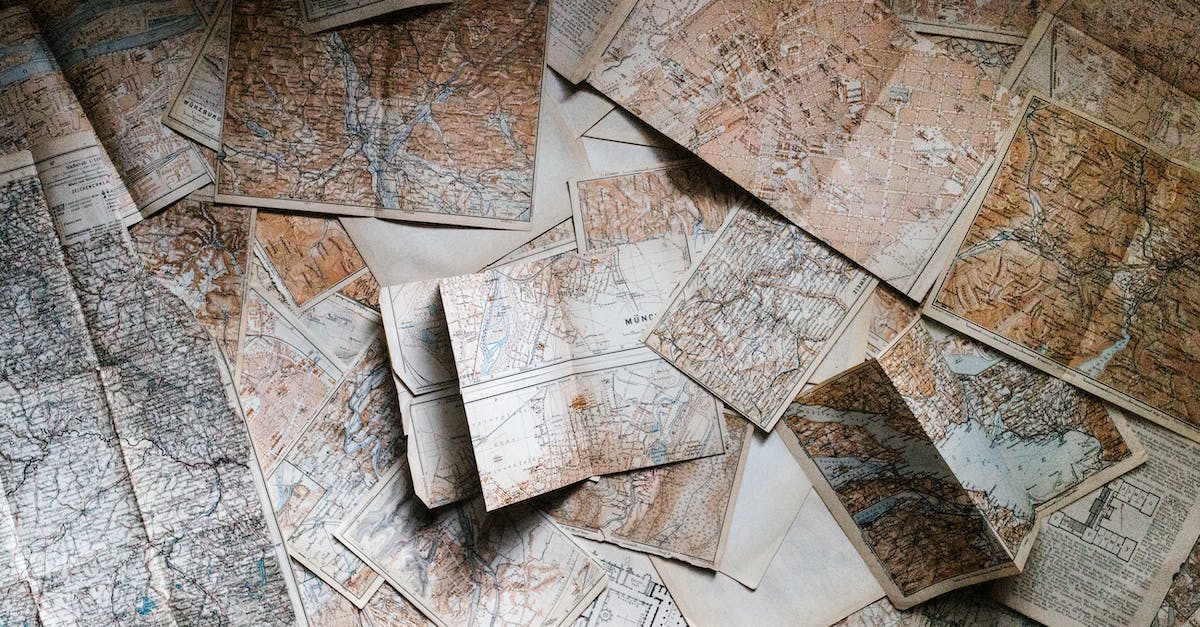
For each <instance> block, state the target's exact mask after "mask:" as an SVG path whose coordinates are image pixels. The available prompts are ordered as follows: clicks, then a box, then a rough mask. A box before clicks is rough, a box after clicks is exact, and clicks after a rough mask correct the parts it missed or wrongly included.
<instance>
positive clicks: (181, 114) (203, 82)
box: [163, 0, 233, 150]
mask: <svg viewBox="0 0 1200 627" xmlns="http://www.w3.org/2000/svg"><path fill="white" fill-rule="evenodd" d="M232 16H233V0H221V2H219V3H218V5H217V9H216V13H215V14H214V15H213V19H212V21H211V22H209V24H208V26H207V27H206V28H205V30H204V38H203V39H201V40H200V45H199V46H198V47H197V49H196V50H195V53H194V56H193V57H192V61H191V64H190V65H189V66H188V69H187V72H186V73H185V74H184V76H183V79H182V80H181V81H180V82H179V88H178V90H177V91H176V92H175V95H174V96H172V97H171V101H170V103H168V104H167V110H166V112H164V113H163V124H165V125H166V126H167V127H168V128H170V129H172V130H174V131H175V132H177V133H179V134H180V135H183V136H184V137H186V138H188V139H190V140H192V141H194V142H196V143H198V144H200V145H201V146H205V147H207V148H210V149H212V150H220V149H221V120H223V119H224V118H225V73H226V72H227V71H228V69H229V23H230V20H231V19H232Z"/></svg>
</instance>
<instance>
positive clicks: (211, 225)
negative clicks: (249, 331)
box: [129, 199, 253, 372]
mask: <svg viewBox="0 0 1200 627" xmlns="http://www.w3.org/2000/svg"><path fill="white" fill-rule="evenodd" d="M252 220H253V211H252V210H250V209H245V208H242V207H221V206H217V207H214V206H212V205H211V204H210V203H206V202H199V201H194V200H191V199H185V200H181V201H179V202H177V203H175V204H173V205H171V206H170V207H169V208H167V210H166V211H163V212H161V213H159V214H157V215H154V216H152V217H150V218H149V219H146V220H144V221H142V222H140V223H138V224H136V225H134V226H133V227H132V228H130V229H129V233H130V236H131V237H132V239H133V247H134V248H135V249H136V250H137V252H138V254H139V255H140V256H141V259H142V265H143V266H145V267H146V268H147V269H148V270H150V272H152V273H153V274H154V276H155V278H157V279H158V280H159V282H161V283H163V284H164V285H166V286H167V289H168V290H170V291H171V293H173V294H175V296H177V297H179V299H180V300H182V301H183V302H184V304H186V305H187V306H188V309H191V310H192V313H193V314H195V316H196V319H197V320H198V321H199V322H200V324H201V325H203V326H204V328H205V329H206V330H207V331H208V332H209V333H211V334H212V336H213V337H214V338H216V340H217V341H218V342H219V343H220V344H221V350H223V351H224V352H225V356H226V358H227V359H229V362H230V363H231V364H233V365H234V366H235V367H234V372H237V371H238V368H237V362H238V359H239V356H240V351H239V349H240V343H241V335H242V299H243V297H244V295H245V292H246V283H247V281H248V280H249V274H250V272H249V270H250V228H251V221H252Z"/></svg>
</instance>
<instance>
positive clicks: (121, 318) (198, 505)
mask: <svg viewBox="0 0 1200 627" xmlns="http://www.w3.org/2000/svg"><path fill="white" fill-rule="evenodd" d="M37 167H38V168H43V169H45V171H46V175H45V176H40V177H39V176H38V173H37V171H36V170H35V163H34V160H33V157H32V155H30V154H29V153H27V152H25V153H17V154H14V155H10V156H6V157H2V158H0V172H2V174H0V210H2V211H3V214H4V215H3V223H4V224H5V225H6V234H7V235H6V237H5V238H3V241H2V242H0V259H2V260H3V262H4V263H3V267H4V268H5V269H6V270H5V272H4V273H3V274H0V283H2V284H3V285H0V289H3V291H4V292H5V293H6V294H11V295H13V298H14V299H15V300H13V302H12V304H13V305H14V306H15V310H14V311H13V314H14V315H10V316H6V317H5V320H6V324H7V325H8V327H9V328H7V329H6V330H5V331H4V337H5V338H7V341H6V345H5V350H4V351H3V358H2V359H0V376H2V380H0V414H3V416H4V419H3V421H2V422H3V424H4V425H6V428H7V430H8V433H7V435H6V437H4V438H3V441H2V442H0V449H2V450H0V485H2V486H3V497H4V498H3V499H0V500H2V501H4V507H0V517H2V518H6V519H7V524H5V523H0V533H5V534H6V535H9V536H10V537H11V540H10V541H7V542H5V543H4V544H5V547H4V548H5V549H7V550H8V552H10V555H4V556H0V564H4V563H5V562H6V561H7V562H8V563H9V564H11V565H12V566H13V567H16V568H18V569H19V570H18V571H17V573H18V577H17V579H20V580H23V582H21V581H16V582H14V581H13V570H12V568H9V569H7V571H6V572H0V580H4V579H6V580H4V581H3V583H4V584H5V585H6V586H7V587H8V589H9V590H15V591H16V594H15V595H13V596H11V597H10V596H9V595H8V594H6V595H5V596H6V600H10V601H15V602H16V603H17V604H19V605H22V607H21V608H16V609H18V610H20V609H23V610H24V612H23V613H21V614H19V615H18V616H17V617H15V618H19V619H22V620H23V621H26V622H29V623H41V624H48V625H54V624H88V625H110V624H111V625H117V624H129V623H132V622H134V621H142V622H158V623H167V622H177V623H215V622H238V623H242V622H245V623H254V624H263V625H274V624H280V625H283V624H292V623H293V621H296V620H303V619H302V615H298V614H297V611H298V610H297V609H295V606H294V601H295V600H297V599H295V598H294V596H293V595H294V588H295V584H294V582H293V581H291V571H290V570H289V569H288V568H287V565H286V562H285V559H286V558H285V557H284V554H283V551H282V544H281V541H280V538H279V530H278V529H277V528H276V527H275V524H274V518H272V517H271V516H270V515H269V514H268V511H269V510H267V509H266V501H265V500H264V497H265V486H264V484H263V482H262V477H261V475H259V474H257V463H256V460H255V458H254V454H253V450H252V449H251V448H250V445H249V442H248V440H247V438H246V431H245V422H244V421H243V419H242V417H241V413H240V411H239V410H238V407H237V404H236V400H235V397H234V396H233V394H232V386H231V381H230V377H229V372H228V369H227V366H226V365H225V363H224V361H223V360H221V358H220V352H219V350H218V349H217V347H216V345H215V343H214V342H213V340H212V339H211V337H210V336H209V335H208V334H207V333H206V332H205V331H204V330H203V328H202V327H201V326H200V325H199V323H198V322H197V321H196V320H195V318H194V317H193V316H192V314H191V312H190V311H189V310H188V309H187V308H186V307H185V306H184V305H183V303H182V302H180V301H179V300H178V299H176V298H175V297H174V296H173V295H171V294H170V293H169V292H168V291H167V290H166V289H165V288H164V287H162V286H160V285H159V284H158V283H157V282H156V281H155V279H154V278H153V277H152V276H151V275H150V274H149V273H147V272H145V271H144V270H142V269H141V268H140V267H139V266H138V265H137V262H136V258H135V253H134V252H133V249H132V246H131V243H130V241H129V239H128V235H127V234H126V231H125V229H124V227H123V226H122V224H121V222H120V221H119V218H118V216H117V215H116V214H114V213H112V212H110V211H109V206H108V204H107V203H108V202H109V201H108V199H106V198H105V197H104V195H105V193H106V191H107V190H106V189H105V186H104V185H96V186H92V185H89V184H88V183H89V177H92V176H94V175H95V174H96V171H95V170H92V171H88V170H86V169H83V170H76V171H73V172H70V173H64V172H61V171H56V170H57V168H58V167H59V164H56V163H55V162H54V158H53V157H51V158H50V159H49V160H46V161H39V162H38V163H37ZM39 178H41V179H42V181H39ZM92 180H99V181H103V180H104V179H103V178H100V179H92ZM50 207H53V209H50ZM180 381H185V382H186V385H181V384H180V383H179V382H180ZM5 514H6V516H5ZM4 558H8V559H7V560H5V559H4ZM5 575H7V577H5ZM22 583H24V584H25V585H22ZM9 590H6V592H8V591H9ZM214 596H215V597H220V598H221V599H222V601H223V602H222V603H221V604H219V605H218V604H213V603H211V602H210V599H211V598H213V597H214ZM23 601H27V602H24V603H23Z"/></svg>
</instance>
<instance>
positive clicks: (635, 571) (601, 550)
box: [573, 538, 687, 627]
mask: <svg viewBox="0 0 1200 627" xmlns="http://www.w3.org/2000/svg"><path fill="white" fill-rule="evenodd" d="M576 540H578V541H579V544H581V545H582V546H583V548H585V549H587V550H588V551H589V552H590V553H591V554H592V555H594V556H595V557H596V559H598V560H600V563H601V564H603V565H604V570H606V571H607V572H608V587H607V588H605V590H604V592H601V593H600V596H598V597H596V600H595V601H594V602H593V603H592V604H591V605H590V606H589V607H588V608H587V609H586V610H584V612H583V615H581V616H580V617H579V618H577V619H576V620H575V624H574V626H573V627H687V621H685V620H684V619H683V614H680V613H679V608H678V607H676V606H675V600H674V599H672V598H671V592H670V591H669V590H667V586H666V585H665V584H664V583H663V582H662V579H661V578H659V576H658V573H657V572H655V571H654V565H653V564H651V563H650V558H649V557H647V556H646V555H643V554H641V553H638V552H637V551H631V550H629V549H624V548H621V547H619V546H616V545H613V544H606V543H603V542H595V541H593V540H587V539H584V538H576Z"/></svg>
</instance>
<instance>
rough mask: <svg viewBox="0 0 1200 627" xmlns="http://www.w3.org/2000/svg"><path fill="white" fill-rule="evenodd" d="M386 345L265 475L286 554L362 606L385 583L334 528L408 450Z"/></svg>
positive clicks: (352, 374) (366, 358)
mask: <svg viewBox="0 0 1200 627" xmlns="http://www.w3.org/2000/svg"><path fill="white" fill-rule="evenodd" d="M385 350H386V349H385V347H384V344H383V342H382V341H379V342H376V343H375V344H373V345H372V346H371V347H370V348H369V349H368V350H367V352H366V353H364V354H363V355H362V357H361V358H360V359H359V361H358V362H357V363H356V364H354V365H353V366H351V367H350V369H348V370H347V371H346V373H345V374H344V375H343V376H342V379H341V381H339V382H338V384H337V387H336V388H335V389H334V391H333V393H332V394H331V395H330V396H329V397H328V398H327V400H326V401H325V404H324V405H323V406H322V407H321V408H320V409H319V410H317V412H316V413H315V414H314V415H313V416H312V418H311V420H310V421H309V422H308V424H307V425H306V426H305V427H304V429H303V430H302V431H300V433H299V434H298V435H297V436H296V439H295V441H294V442H293V443H292V445H291V447H290V448H289V449H288V450H287V451H285V452H284V453H283V455H282V458H281V460H280V462H279V463H278V464H277V465H276V466H275V468H274V470H273V471H272V473H271V474H270V475H268V476H267V483H268V486H269V487H270V490H271V496H272V499H273V502H274V505H275V515H276V516H277V517H278V518H279V524H280V527H281V528H282V530H283V535H284V539H285V540H286V541H287V547H288V552H289V553H290V554H291V555H292V557H294V558H295V559H296V560H297V561H299V562H301V563H303V564H304V565H305V566H306V567H308V568H309V569H310V570H312V572H313V573H314V574H316V575H317V576H318V577H320V578H321V579H323V580H325V581H326V582H327V583H329V584H330V585H332V586H333V587H334V589H335V590H337V591H338V592H341V593H342V594H343V595H345V596H346V597H347V598H349V599H350V600H351V601H352V602H353V603H354V604H355V605H356V606H357V607H360V608H361V607H363V606H364V605H366V603H367V601H368V600H369V599H370V597H371V595H372V594H374V593H375V591H376V590H377V589H378V587H379V586H380V585H382V582H383V580H382V579H381V578H380V577H379V576H378V575H377V574H376V573H375V571H373V570H371V568H370V567H368V566H367V565H366V564H364V563H363V562H362V561H361V560H359V559H358V558H357V557H356V556H355V555H354V554H353V553H351V552H350V551H349V550H347V549H346V547H345V546H343V545H342V544H341V543H339V542H338V541H337V540H336V539H335V538H334V536H333V533H334V532H335V531H336V530H337V529H338V528H339V527H341V525H342V523H343V522H344V521H345V520H346V519H347V514H348V513H349V511H350V509H351V508H352V507H353V506H354V505H355V504H356V503H358V501H359V500H360V499H362V498H364V497H365V496H366V495H367V493H369V492H370V491H371V489H372V488H374V487H375V486H376V485H377V484H378V482H379V481H380V479H381V478H382V477H383V476H384V475H385V474H387V472H388V471H389V470H390V469H391V468H393V467H395V466H396V465H397V464H398V463H399V461H400V459H401V457H402V455H403V452H404V437H403V435H402V432H401V429H400V407H399V404H398V403H397V402H396V390H395V389H394V388H393V387H392V385H393V384H392V376H391V372H390V368H388V362H387V355H386V354H385Z"/></svg>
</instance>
